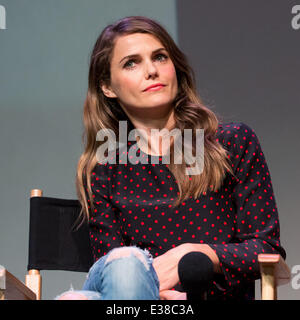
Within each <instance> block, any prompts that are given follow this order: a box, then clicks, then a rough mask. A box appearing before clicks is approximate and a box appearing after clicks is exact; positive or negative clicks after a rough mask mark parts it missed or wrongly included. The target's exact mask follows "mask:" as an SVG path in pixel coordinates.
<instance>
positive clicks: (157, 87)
mask: <svg viewBox="0 0 300 320" xmlns="http://www.w3.org/2000/svg"><path fill="white" fill-rule="evenodd" d="M163 87H165V85H164V84H162V83H156V84H152V85H151V86H149V87H147V88H146V89H145V90H144V91H156V90H159V89H161V88H163Z"/></svg>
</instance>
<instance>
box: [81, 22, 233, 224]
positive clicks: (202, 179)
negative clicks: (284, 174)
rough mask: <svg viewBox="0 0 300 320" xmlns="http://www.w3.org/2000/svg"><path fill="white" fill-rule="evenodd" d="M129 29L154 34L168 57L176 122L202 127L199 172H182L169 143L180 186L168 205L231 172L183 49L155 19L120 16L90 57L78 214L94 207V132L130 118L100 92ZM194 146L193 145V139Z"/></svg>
mask: <svg viewBox="0 0 300 320" xmlns="http://www.w3.org/2000/svg"><path fill="white" fill-rule="evenodd" d="M133 33H148V34H151V35H153V36H155V37H156V38H157V39H158V40H159V41H160V42H161V43H162V45H163V46H164V47H165V48H166V50H167V52H168V53H169V55H170V58H171V59H172V62H173V64H174V66H175V69H176V75H177V81H178V93H177V96H176V97H175V99H174V104H173V105H174V118H175V123H176V128H179V129H180V130H181V132H184V131H183V130H184V129H190V128H192V129H193V132H194V130H196V129H204V167H203V171H202V173H201V174H199V175H192V176H189V175H187V174H186V171H185V170H186V168H188V167H189V165H187V164H186V163H185V161H182V163H181V164H174V150H173V148H170V164H169V165H168V168H169V170H170V171H171V172H172V173H173V175H174V178H175V180H176V182H177V184H178V190H179V192H178V197H177V199H175V201H174V203H173V206H174V207H175V206H178V205H179V204H180V203H181V202H183V201H185V200H186V199H188V198H190V197H193V198H195V199H196V198H198V197H199V196H200V195H201V194H206V192H207V191H209V190H211V191H217V190H218V189H219V188H220V187H221V185H222V182H223V180H224V178H225V175H226V172H230V173H231V174H233V173H232V168H231V163H230V161H229V158H228V155H227V151H226V150H225V149H224V148H223V147H222V146H221V145H220V144H219V142H218V141H217V140H216V131H217V129H218V125H219V119H218V116H217V115H216V114H215V113H214V112H213V111H211V110H210V109H209V108H208V107H206V106H205V105H204V103H203V102H202V100H201V98H200V97H199V96H198V94H197V92H196V85H195V75H194V72H193V70H192V69H191V67H190V65H189V64H188V61H187V58H186V56H185V55H184V53H183V52H181V51H180V49H179V48H178V47H177V45H176V44H175V42H174V41H173V39H172V38H171V36H170V35H169V34H168V32H167V31H166V30H165V29H164V28H163V27H162V26H161V25H160V24H159V23H157V22H156V21H154V20H152V19H149V18H147V17H142V16H130V17H125V18H123V19H120V20H118V21H116V22H115V23H114V24H111V25H108V26H107V27H106V28H105V29H104V30H103V31H102V33H101V34H100V36H99V37H98V39H97V41H96V43H95V45H94V48H93V50H92V53H91V57H90V66H89V75H88V90H87V96H86V99H85V103H84V110H83V123H84V132H83V136H82V141H83V144H84V152H83V153H82V155H81V156H80V159H79V161H78V167H77V175H76V190H77V194H78V199H79V201H80V203H81V206H82V209H81V216H82V215H83V217H84V218H87V219H88V218H89V210H90V209H92V210H93V209H94V204H93V196H92V190H91V174H92V171H93V169H94V167H95V165H96V164H97V158H96V151H97V148H98V147H99V146H100V145H101V144H102V143H104V142H103V141H102V142H101V141H97V140H96V135H97V132H98V131H99V130H100V129H112V130H113V131H114V132H115V134H116V137H117V139H118V137H119V135H118V129H119V121H120V120H127V121H128V123H129V124H130V123H131V121H130V120H129V118H128V117H127V115H126V114H125V113H124V111H123V110H122V108H121V107H120V105H119V103H118V102H117V100H116V99H115V98H114V99H113V98H107V97H106V96H105V95H104V94H103V92H102V90H101V86H100V84H103V83H104V84H107V85H109V83H110V61H111V58H112V52H113V48H114V44H115V42H116V39H117V37H119V36H122V35H128V34H133ZM131 125H132V123H131ZM193 136H194V135H193ZM193 151H195V150H194V143H193ZM194 154H195V153H194Z"/></svg>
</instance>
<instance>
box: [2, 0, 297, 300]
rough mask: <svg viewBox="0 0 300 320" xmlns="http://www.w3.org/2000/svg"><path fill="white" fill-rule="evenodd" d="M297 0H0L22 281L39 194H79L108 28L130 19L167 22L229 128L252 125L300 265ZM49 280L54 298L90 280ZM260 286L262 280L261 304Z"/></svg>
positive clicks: (8, 227)
mask: <svg viewBox="0 0 300 320" xmlns="http://www.w3.org/2000/svg"><path fill="white" fill-rule="evenodd" d="M294 4H296V3H295V2H294V1H286V0H285V1H274V0H272V1H271V0H268V1H264V2H263V3H262V2H261V1H258V0H255V1H253V0H252V1H251V2H250V1H245V0H243V1H238V0H227V1H226V5H225V2H223V1H216V0H200V1H192V0H188V1H187V0H184V1H183V0H178V1H174V0H164V1H159V0H152V1H151V2H149V1H146V0H143V1H141V0H131V1H129V0H128V1H122V0H118V1H117V0H115V1H104V0H89V1H83V0H72V1H71V0H52V1H47V2H46V1H43V2H41V1H38V0H22V1H21V0H0V5H3V6H5V8H6V14H7V16H6V18H7V29H6V30H0V110H1V114H0V146H1V157H0V176H1V185H0V191H1V192H0V201H1V209H0V214H1V223H0V264H2V265H4V266H5V267H6V268H7V269H8V270H9V271H10V272H12V273H13V274H14V275H16V276H17V277H18V278H20V279H24V277H25V273H26V265H27V253H28V222H29V212H28V211H29V195H30V190H31V189H32V188H40V189H43V190H44V195H45V196H53V197H61V198H68V199H74V198H76V192H75V170H76V165H77V160H78V158H79V156H80V154H81V152H82V146H81V134H82V130H83V127H82V122H81V117H82V115H81V113H82V107H83V101H84V98H85V93H86V89H87V75H88V58H89V54H90V51H91V50H92V46H93V44H94V42H95V40H96V38H97V36H98V35H99V33H100V32H101V30H102V29H103V28H104V27H105V26H106V25H107V24H108V23H111V22H113V21H115V20H116V19H118V18H121V17H124V16H128V15H146V16H148V17H150V18H154V19H156V20H157V21H159V22H160V23H162V24H163V25H164V26H165V27H166V28H167V30H168V31H169V32H170V34H171V35H172V36H173V38H174V39H175V41H176V42H177V43H178V45H179V46H180V47H181V48H182V50H183V51H184V52H185V53H186V54H187V56H188V58H189V60H190V62H191V65H192V66H193V68H194V70H195V72H196V76H197V86H198V90H199V93H200V95H202V96H203V98H204V100H205V101H206V102H207V104H208V105H209V106H211V108H212V109H213V110H214V111H215V112H217V113H219V114H221V115H222V116H223V117H224V120H225V121H242V122H245V123H247V124H248V125H249V126H251V127H252V128H253V129H254V131H255V132H256V134H257V135H258V137H259V139H260V142H261V145H262V148H263V151H264V153H265V157H266V160H267V162H268V166H269V169H270V172H271V176H272V181H273V186H274V192H275V196H276V200H277V205H278V208H279V213H280V222H281V240H282V244H283V245H284V247H285V248H286V250H287V263H288V264H289V266H290V267H293V266H294V265H298V264H300V256H299V249H298V247H297V245H298V244H299V243H300V239H299V235H298V233H297V229H298V227H299V224H300V218H299V215H298V208H297V206H296V199H297V196H298V194H297V192H298V181H299V169H298V167H297V164H298V159H297V158H298V155H299V144H298V143H297V142H298V139H299V133H298V132H297V129H298V127H297V122H298V116H299V111H298V107H299V106H300V93H299V88H298V87H299V85H298V83H299V75H300V65H299V64H300V61H299V56H300V52H299V51H300V41H299V40H300V30H299V31H295V30H293V29H292V27H291V19H292V14H291V8H292V6H293V5H294ZM297 80H298V81H297ZM297 89H298V90H297ZM42 276H43V298H44V299H53V297H54V296H55V295H56V294H59V293H60V292H62V291H65V290H67V289H69V288H70V285H71V284H72V285H73V287H74V288H75V289H79V288H81V286H82V284H83V282H84V279H85V274H84V273H76V272H64V271H46V272H42ZM258 289H259V283H258V282H257V294H258V298H259V290H258ZM299 298H300V290H295V289H293V288H292V286H291V285H290V284H289V285H286V286H283V287H280V288H279V299H299Z"/></svg>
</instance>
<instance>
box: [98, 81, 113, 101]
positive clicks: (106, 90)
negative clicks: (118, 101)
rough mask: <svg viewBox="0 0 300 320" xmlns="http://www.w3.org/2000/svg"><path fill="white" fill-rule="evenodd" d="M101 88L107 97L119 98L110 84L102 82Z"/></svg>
mask: <svg viewBox="0 0 300 320" xmlns="http://www.w3.org/2000/svg"><path fill="white" fill-rule="evenodd" d="M100 87H101V90H102V92H103V94H104V95H105V96H106V97H107V98H117V95H116V94H115V92H114V91H113V90H112V89H111V87H110V86H108V85H106V84H104V83H101V84H100Z"/></svg>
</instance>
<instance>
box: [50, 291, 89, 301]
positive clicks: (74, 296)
mask: <svg viewBox="0 0 300 320" xmlns="http://www.w3.org/2000/svg"><path fill="white" fill-rule="evenodd" d="M55 300H88V298H87V297H86V296H85V295H84V294H82V293H79V292H76V291H67V292H64V293H63V294H61V295H60V296H59V297H57V298H56V299H55Z"/></svg>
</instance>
